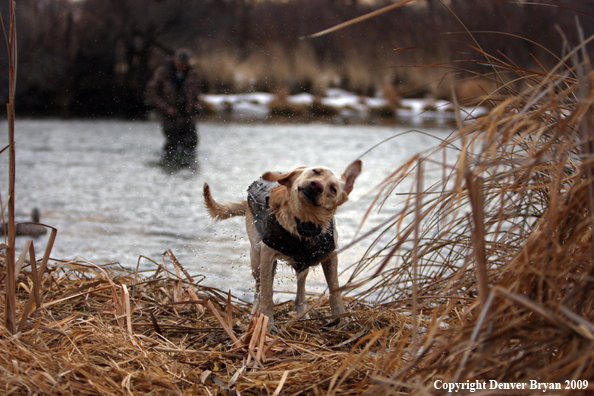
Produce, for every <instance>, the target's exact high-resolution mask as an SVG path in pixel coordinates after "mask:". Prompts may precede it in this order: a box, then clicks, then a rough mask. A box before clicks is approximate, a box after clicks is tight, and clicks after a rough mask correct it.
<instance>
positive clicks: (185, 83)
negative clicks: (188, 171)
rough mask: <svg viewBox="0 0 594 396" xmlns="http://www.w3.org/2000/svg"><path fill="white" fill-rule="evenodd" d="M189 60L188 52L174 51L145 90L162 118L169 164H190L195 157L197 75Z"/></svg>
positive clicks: (166, 157) (165, 154) (198, 108)
mask: <svg viewBox="0 0 594 396" xmlns="http://www.w3.org/2000/svg"><path fill="white" fill-rule="evenodd" d="M189 61H190V53H189V52H188V51H187V50H184V49H179V50H177V51H175V54H174V55H173V56H172V57H170V58H167V59H166V60H165V63H164V65H163V66H161V67H159V68H158V69H157V70H156V71H155V73H154V75H153V77H152V78H151V80H150V81H149V82H148V84H147V88H146V99H147V101H148V102H149V104H150V105H151V106H152V107H153V108H154V109H155V110H157V111H158V112H159V114H160V116H161V123H162V127H163V134H164V135H165V139H166V140H165V146H164V147H163V160H164V163H165V164H168V165H189V164H190V163H192V162H194V159H195V155H196V146H197V145H198V133H197V131H196V116H197V115H198V113H199V112H200V103H199V101H198V73H197V72H196V70H195V69H194V68H193V67H192V66H191V65H190V63H189Z"/></svg>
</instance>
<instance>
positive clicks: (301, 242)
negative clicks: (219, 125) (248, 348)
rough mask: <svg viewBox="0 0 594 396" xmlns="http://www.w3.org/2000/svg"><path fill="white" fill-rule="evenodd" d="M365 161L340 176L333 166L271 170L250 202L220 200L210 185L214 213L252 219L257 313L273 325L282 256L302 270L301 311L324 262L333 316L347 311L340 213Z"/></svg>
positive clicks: (297, 303) (207, 202) (209, 203)
mask: <svg viewBox="0 0 594 396" xmlns="http://www.w3.org/2000/svg"><path fill="white" fill-rule="evenodd" d="M359 173H361V161H360V160H357V161H355V162H353V163H352V164H351V165H349V166H348V167H347V169H346V170H345V171H344V173H343V174H342V176H341V177H340V178H339V177H338V176H337V175H336V174H335V173H334V172H333V171H332V170H330V169H328V168H326V167H321V166H316V167H299V168H296V169H294V170H292V171H291V172H289V173H272V172H267V173H265V174H264V175H263V176H262V177H261V178H260V179H258V180H257V181H255V182H254V183H253V184H252V185H251V186H250V188H249V189H248V197H247V201H242V202H229V203H225V204H219V203H217V202H215V200H214V199H213V198H212V195H211V193H210V188H209V186H208V184H206V183H205V184H204V204H205V205H206V208H207V210H208V213H209V214H210V216H211V217H212V218H214V219H216V220H224V219H228V218H230V217H234V216H245V217H246V228H247V233H248V237H249V240H250V244H251V248H250V259H251V266H252V275H253V276H254V279H255V280H256V293H255V298H254V308H253V312H254V313H255V312H257V311H259V312H261V313H263V314H265V315H266V316H268V318H269V323H271V324H273V323H274V319H273V314H274V303H273V299H272V294H273V280H274V273H275V270H276V265H277V261H278V260H283V261H286V262H287V263H288V264H289V265H291V266H292V267H293V268H294V269H295V271H296V272H297V296H296V298H295V306H296V309H297V313H298V314H301V313H303V312H305V311H306V310H307V303H306V300H305V279H306V277H307V274H308V271H309V267H311V266H314V265H317V264H320V263H321V264H322V269H323V270H324V276H325V278H326V282H327V283H328V289H329V291H330V308H331V310H332V315H340V314H343V313H345V309H344V303H343V301H342V296H341V292H340V287H339V284H338V258H337V255H336V253H335V250H336V244H337V237H338V236H337V233H336V226H335V221H334V215H335V213H336V210H337V209H338V207H339V206H340V205H342V204H343V203H345V202H346V201H347V200H348V196H349V194H350V192H351V191H352V190H353V185H354V183H355V179H356V178H357V176H359Z"/></svg>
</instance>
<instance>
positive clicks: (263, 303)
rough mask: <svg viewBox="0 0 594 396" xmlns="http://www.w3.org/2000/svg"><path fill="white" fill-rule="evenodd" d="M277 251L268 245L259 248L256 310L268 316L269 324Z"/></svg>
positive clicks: (272, 321) (272, 306) (272, 322)
mask: <svg viewBox="0 0 594 396" xmlns="http://www.w3.org/2000/svg"><path fill="white" fill-rule="evenodd" d="M276 261H277V253H276V251H274V250H272V249H270V248H269V247H268V246H265V245H262V248H261V249H260V271H259V272H260V305H259V307H258V310H259V311H260V312H261V313H263V314H264V315H266V316H268V319H269V321H268V323H269V325H272V326H273V325H274V301H273V298H272V297H273V286H274V272H275V270H276Z"/></svg>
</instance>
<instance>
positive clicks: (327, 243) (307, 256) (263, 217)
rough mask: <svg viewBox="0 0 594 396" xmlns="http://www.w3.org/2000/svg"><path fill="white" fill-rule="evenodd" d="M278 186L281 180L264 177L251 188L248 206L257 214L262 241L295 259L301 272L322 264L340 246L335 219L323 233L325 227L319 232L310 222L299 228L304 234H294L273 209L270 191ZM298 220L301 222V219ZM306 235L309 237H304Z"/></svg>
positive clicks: (257, 226)
mask: <svg viewBox="0 0 594 396" xmlns="http://www.w3.org/2000/svg"><path fill="white" fill-rule="evenodd" d="M278 185H279V184H278V183H277V182H270V181H266V180H264V179H262V178H260V179H258V180H256V181H255V182H253V183H252V185H251V186H250V187H249V188H248V206H249V208H250V211H251V212H252V214H253V215H254V225H255V226H256V229H257V230H258V233H259V234H260V238H262V241H263V242H264V243H265V244H266V245H267V246H269V247H271V248H273V249H275V250H278V251H279V252H281V253H282V254H284V255H285V256H289V257H291V258H292V259H293V260H295V266H294V268H295V271H297V272H298V273H299V272H301V271H303V270H305V269H306V268H309V267H311V266H313V265H316V264H318V263H320V262H321V261H322V260H323V259H324V258H326V257H327V256H328V255H329V254H330V253H332V252H333V251H334V250H335V249H336V244H335V243H334V219H333V220H331V221H330V224H329V225H328V227H327V228H326V231H325V232H321V231H322V230H321V227H319V231H316V230H318V228H317V227H318V226H315V225H313V224H311V223H306V225H305V226H302V227H301V229H300V230H299V233H300V236H297V235H295V234H292V233H290V232H289V231H287V230H286V229H285V228H284V227H283V226H281V225H280V224H279V222H278V220H277V219H276V216H274V214H273V213H272V210H271V209H270V204H269V198H270V190H271V189H272V188H274V187H276V186H278ZM295 220H296V221H297V222H298V224H299V219H295ZM302 224H303V223H302ZM298 228H299V227H298ZM304 234H305V235H307V237H305V236H303V235H304Z"/></svg>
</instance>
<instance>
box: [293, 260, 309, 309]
mask: <svg viewBox="0 0 594 396" xmlns="http://www.w3.org/2000/svg"><path fill="white" fill-rule="evenodd" d="M308 273H309V268H306V269H304V270H303V271H301V272H298V273H297V297H296V298H295V309H296V310H297V315H299V314H301V313H302V312H304V311H307V301H306V300H305V280H306V279H307V274H308ZM305 318H306V319H309V315H305Z"/></svg>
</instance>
